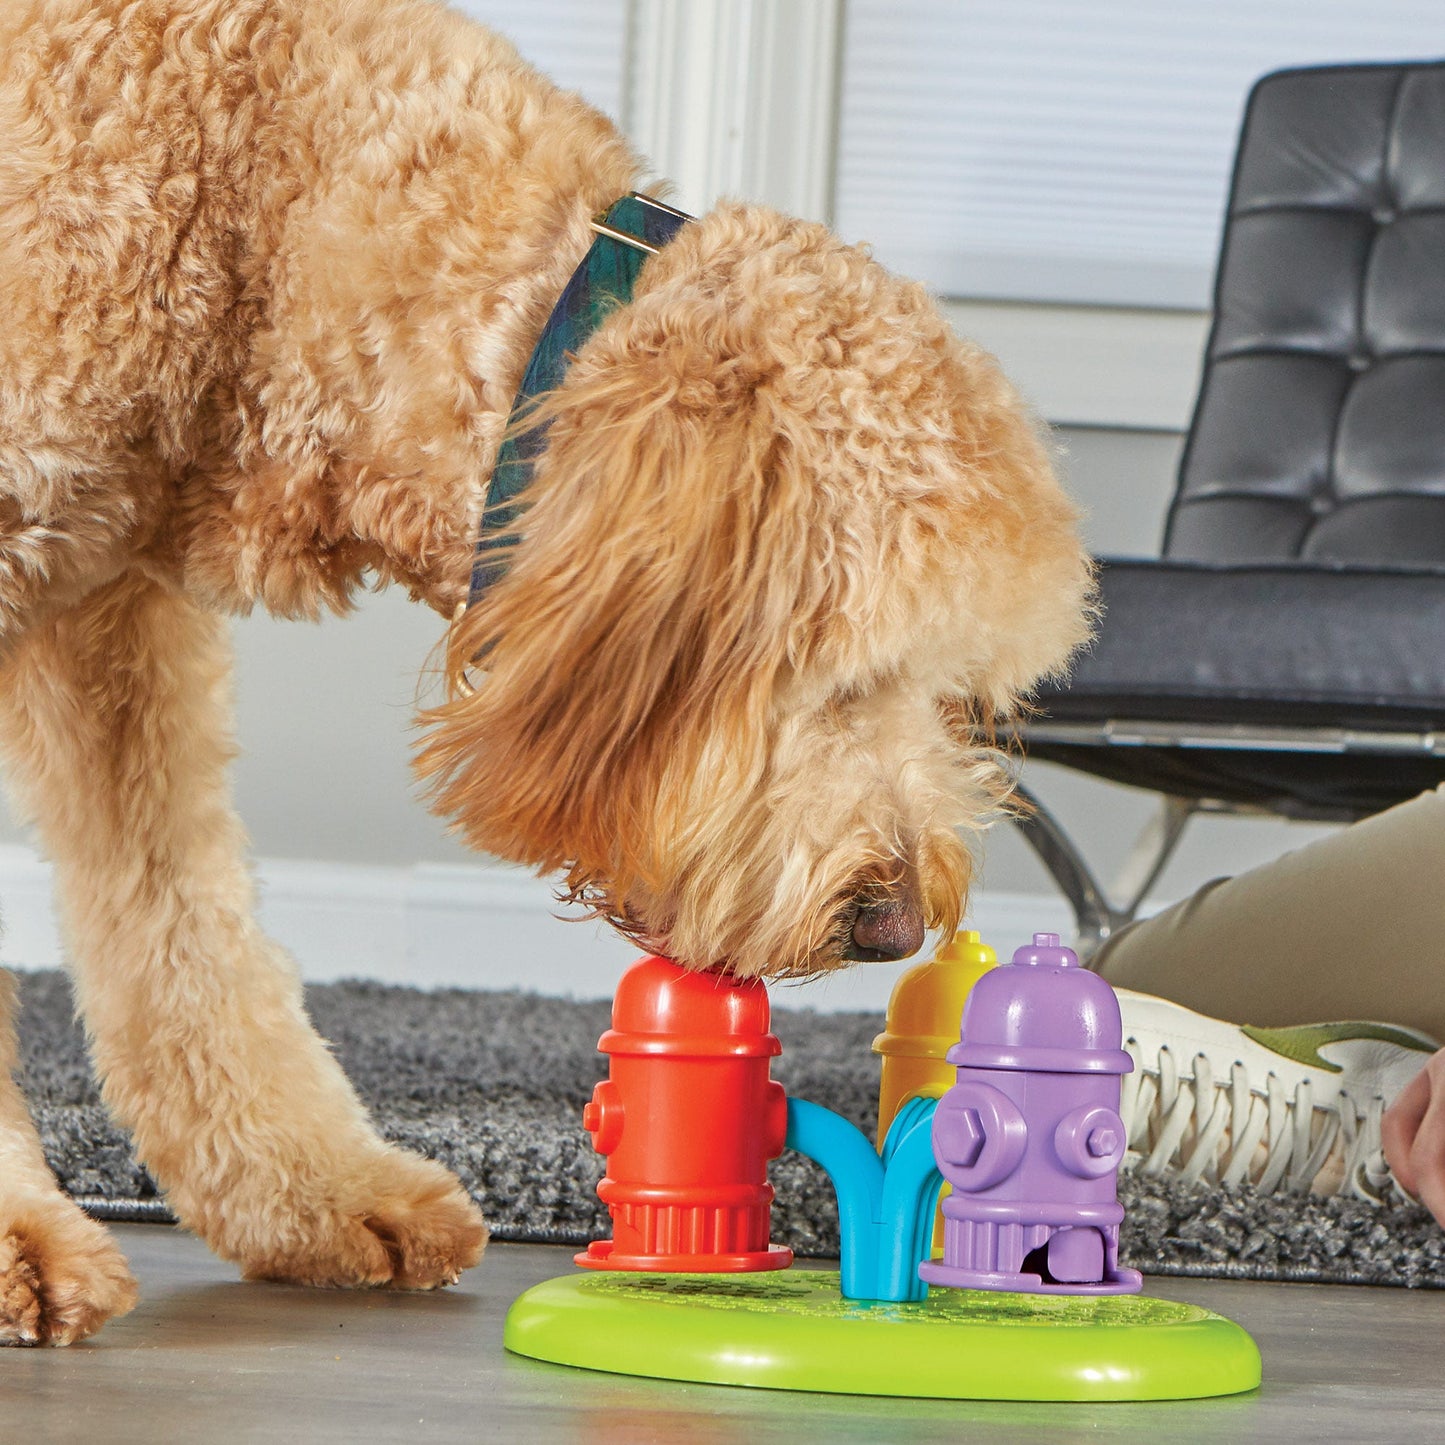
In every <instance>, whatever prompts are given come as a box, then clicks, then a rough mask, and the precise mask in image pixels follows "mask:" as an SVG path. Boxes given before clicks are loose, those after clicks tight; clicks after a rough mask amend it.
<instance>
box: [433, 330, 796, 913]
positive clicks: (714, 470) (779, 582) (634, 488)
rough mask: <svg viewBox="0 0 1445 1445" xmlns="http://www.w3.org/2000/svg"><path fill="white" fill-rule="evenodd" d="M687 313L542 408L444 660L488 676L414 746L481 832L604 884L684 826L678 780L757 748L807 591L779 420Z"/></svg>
mask: <svg viewBox="0 0 1445 1445" xmlns="http://www.w3.org/2000/svg"><path fill="white" fill-rule="evenodd" d="M686 321H687V319H686V318H685V317H684V318H679V323H678V325H677V327H676V328H674V329H671V330H669V332H668V333H667V334H666V335H665V336H661V335H658V336H653V337H649V338H646V339H639V338H638V337H637V336H636V335H635V334H634V335H629V334H628V331H627V329H626V328H621V327H617V326H610V327H608V328H606V329H605V331H604V332H603V333H599V336H598V337H595V338H594V339H593V342H591V343H589V345H588V347H587V348H586V349H585V350H584V352H583V354H582V355H581V356H580V357H579V358H578V359H577V361H576V362H575V363H574V366H573V368H572V372H571V374H570V375H569V377H568V380H567V383H566V385H565V387H564V388H563V390H562V391H561V392H560V393H558V394H557V396H555V397H554V398H552V400H551V401H550V403H549V404H548V406H547V407H546V408H545V413H544V414H545V420H546V423H547V425H548V427H549V431H548V436H547V446H546V451H545V453H544V456H543V458H542V460H541V462H540V464H539V467H538V472H537V476H536V479H535V481H534V483H533V485H532V487H531V488H530V489H529V495H528V497H527V499H526V501H527V502H528V505H527V506H526V507H525V510H524V512H523V514H522V517H521V520H520V522H519V524H518V527H519V532H520V533H521V535H522V537H523V545H520V546H518V547H517V548H516V550H515V551H514V552H513V553H511V554H510V565H509V570H508V571H507V573H506V575H505V576H504V577H503V578H502V580H500V581H499V582H497V583H496V584H495V585H494V586H493V587H492V588H491V590H490V591H489V592H488V593H486V594H485V595H484V596H483V598H482V599H481V600H480V601H479V602H478V603H477V604H476V605H474V606H473V607H472V608H471V610H470V611H469V612H467V613H466V614H465V615H464V616H463V617H462V618H461V619H460V620H459V621H458V622H457V624H456V625H455V626H454V628H453V634H452V637H451V640H450V659H451V670H452V673H453V676H454V677H459V676H460V674H461V673H462V672H463V671H464V669H465V668H467V667H468V666H469V665H474V667H475V668H477V669H479V670H480V671H481V672H482V673H483V674H484V678H483V680H482V681H481V682H480V685H479V686H478V687H477V688H476V690H475V692H474V693H473V694H471V695H465V694H464V692H463V693H459V695H457V696H455V697H454V699H453V700H452V701H451V702H450V703H448V704H446V705H444V706H443V707H441V708H439V709H437V710H436V711H434V712H433V713H432V714H431V716H430V718H429V719H428V721H429V722H430V724H431V731H430V735H429V737H428V739H427V741H426V742H425V744H424V746H423V747H422V749H421V751H420V754H419V760H418V766H419V770H420V772H421V773H422V775H423V776H424V777H427V778H429V779H430V780H431V784H432V787H433V791H434V796H435V804H436V806H437V808H438V811H441V812H443V813H445V814H447V815H449V816H451V817H453V818H454V819H455V820H456V823H457V825H458V827H459V829H460V831H461V832H462V833H463V834H464V835H465V836H466V838H467V839H468V841H469V842H470V843H471V844H472V845H473V846H475V847H478V848H480V849H483V850H485V851H489V852H492V853H496V854H499V855H501V856H504V857H508V858H513V859H516V860H518V861H523V862H527V863H530V864H532V865H534V866H536V867H539V868H544V869H555V868H558V867H564V866H567V867H571V868H573V871H574V880H575V879H576V878H578V877H580V878H583V879H585V880H587V881H589V882H591V883H594V884H595V883H597V882H598V880H601V886H602V887H603V889H604V891H606V892H609V893H612V896H613V897H614V898H616V897H617V894H616V893H615V892H613V890H614V889H620V890H622V892H623V893H624V894H625V893H626V892H627V891H630V890H629V883H635V884H638V885H639V886H641V887H643V888H648V887H649V886H650V885H651V884H653V883H654V882H655V881H656V880H655V877H653V876H650V875H653V874H654V873H655V870H656V868H657V866H658V862H657V860H656V859H654V858H652V857H650V856H648V855H647V853H646V849H647V848H648V847H649V846H651V845H650V844H649V842H648V840H653V839H671V840H674V841H675V842H680V841H681V840H682V839H683V838H685V836H686V833H687V829H688V819H687V818H686V817H685V816H684V815H683V814H684V810H685V809H686V807H687V798H686V796H685V794H686V791H687V784H686V782H685V781H684V780H690V779H692V778H694V777H696V776H697V773H698V771H699V769H700V768H705V769H706V770H708V771H709V773H710V774H711V775H715V779H716V785H717V787H718V788H729V787H739V786H746V784H745V782H744V777H745V776H746V775H748V774H751V775H752V776H753V777H754V778H755V777H756V775H757V771H758V770H760V769H761V768H762V767H763V766H764V760H765V748H764V740H765V736H766V718H767V713H768V709H769V707H770V705H771V701H772V698H773V695H774V691H775V688H776V686H777V684H778V681H779V676H780V674H781V673H782V672H783V670H784V669H785V668H787V667H788V666H789V665H790V661H791V659H790V656H789V653H790V649H795V648H796V646H797V638H798V636H799V628H806V626H807V619H808V615H809V613H810V612H811V611H812V610H814V609H813V608H812V607H810V606H809V605H808V599H807V598H806V596H805V595H804V594H805V593H806V592H807V590H808V589H809V587H810V586H816V585H817V576H818V568H817V566H816V559H815V558H812V557H811V556H810V553H811V551H812V548H811V547H810V545H809V538H808V533H809V526H808V515H807V513H808V507H809V504H810V498H809V490H808V488H807V487H806V486H805V485H803V483H802V479H801V478H799V477H797V476H796V475H795V469H794V467H793V466H791V465H790V463H789V458H788V456H787V438H786V435H785V433H780V430H779V427H778V425H777V418H775V417H771V416H770V415H768V414H767V408H766V406H765V404H764V403H762V402H761V401H760V400H759V389H758V387H757V386H756V384H755V379H754V378H753V377H751V376H750V375H749V374H748V372H747V370H746V367H745V365H744V364H743V363H742V362H737V361H734V362H728V363H723V364H719V362H718V359H717V357H718V350H717V348H716V347H715V346H713V345H709V344H708V341H707V339H706V338H698V337H690V336H689V334H688V330H687V324H686ZM609 338H610V339H609ZM599 343H600V344H599ZM810 563H813V564H814V565H812V566H810ZM473 659H480V662H479V663H476V664H472V660H473ZM711 752H715V753H716V756H711V755H710V754H711ZM740 775H742V776H740Z"/></svg>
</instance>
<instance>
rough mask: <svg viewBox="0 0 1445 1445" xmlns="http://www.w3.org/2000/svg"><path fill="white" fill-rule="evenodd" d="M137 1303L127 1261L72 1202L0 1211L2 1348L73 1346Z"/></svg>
mask: <svg viewBox="0 0 1445 1445" xmlns="http://www.w3.org/2000/svg"><path fill="white" fill-rule="evenodd" d="M135 1300H136V1284H135V1280H134V1278H133V1277H132V1276H131V1272H130V1269H129V1267H128V1266H127V1265H126V1262H125V1257H124V1256H123V1255H122V1254H121V1252H120V1250H118V1249H117V1248H116V1246H115V1243H114V1241H113V1240H112V1239H111V1237H110V1235H109V1234H107V1233H106V1231H105V1229H104V1228H102V1226H101V1225H99V1224H97V1223H96V1222H95V1221H94V1220H93V1219H90V1218H87V1216H86V1215H84V1214H82V1213H81V1211H80V1210H79V1209H78V1208H77V1207H76V1206H75V1205H74V1204H72V1203H71V1202H70V1200H68V1199H66V1198H64V1197H63V1196H62V1195H59V1194H57V1195H55V1196H54V1197H53V1198H52V1197H49V1196H46V1197H43V1198H39V1199H36V1200H33V1201H24V1202H22V1203H20V1204H18V1205H17V1206H15V1207H13V1208H8V1209H7V1208H5V1207H4V1206H3V1205H0V1345H69V1344H74V1342H75V1341H76V1340H83V1339H84V1338H85V1337H86V1336H87V1335H93V1334H94V1333H95V1332H96V1330H98V1329H99V1328H100V1327H101V1325H103V1324H104V1323H105V1322H106V1320H108V1319H110V1318H112V1317H113V1316H115V1315H123V1314H125V1313H126V1312H127V1311H128V1310H129V1309H130V1308H131V1307H132V1306H133V1305H134V1304H135Z"/></svg>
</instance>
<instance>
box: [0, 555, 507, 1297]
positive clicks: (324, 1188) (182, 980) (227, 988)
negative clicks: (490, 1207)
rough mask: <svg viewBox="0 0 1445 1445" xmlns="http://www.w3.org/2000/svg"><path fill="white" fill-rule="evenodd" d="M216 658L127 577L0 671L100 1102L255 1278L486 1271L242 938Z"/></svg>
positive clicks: (292, 993)
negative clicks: (52, 877) (46, 854)
mask: <svg viewBox="0 0 1445 1445" xmlns="http://www.w3.org/2000/svg"><path fill="white" fill-rule="evenodd" d="M229 662H230V653H229V647H228V645H227V640H226V634H225V625H224V623H223V622H222V621H221V620H219V619H217V618H215V617H212V616H210V615H208V614H206V613H204V612H202V611H200V610H199V609H197V608H196V606H195V605H194V604H193V603H191V602H190V601H189V600H188V599H187V598H186V597H184V596H182V595H180V594H178V593H176V592H172V591H169V590H166V589H164V588H162V587H161V586H159V585H157V584H155V583H153V582H149V581H145V580H143V579H141V578H139V577H138V576H135V575H129V576H126V577H123V578H121V579H120V580H119V581H118V582H115V583H112V584H111V585H110V586H108V587H107V588H105V589H103V590H102V591H100V592H98V593H96V594H95V595H94V596H93V597H92V598H91V599H89V600H88V601H86V602H84V603H82V604H81V605H80V606H78V607H76V608H75V609H73V610H72V611H71V612H70V613H68V614H66V615H65V616H64V617H62V618H60V619H58V620H56V621H54V622H52V623H50V624H48V625H46V626H44V627H42V628H40V629H39V630H38V631H37V632H36V633H35V634H34V635H33V636H31V637H29V638H27V639H26V640H25V641H24V642H23V643H22V644H21V645H20V647H19V648H18V650H17V652H16V654H15V656H14V658H13V659H12V660H11V661H10V662H9V663H8V664H7V666H6V667H5V668H4V670H3V673H0V730H3V735H4V745H5V748H6V750H7V752H8V754H9V758H10V761H11V763H12V766H13V769H14V772H15V775H16V777H15V781H16V784H17V790H18V791H19V793H20V795H21V797H22V799H23V800H24V801H25V802H27V803H28V805H29V807H30V810H31V811H32V812H33V813H34V815H35V818H36V821H37V822H38V823H39V825H40V827H41V830H42V834H43V836H44V838H45V840H46V842H47V845H48V847H49V850H50V853H51V856H52V858H53V860H54V864H55V871H56V877H57V882H58V886H59V889H60V894H61V901H62V904H63V916H64V921H65V927H66V931H67V942H68V946H69V949H70V953H71V956H72V958H73V962H74V968H75V974H76V982H77V993H78V996H79V999H80V1004H81V1008H82V1011H83V1013H84V1015H85V1020H86V1024H87V1027H88V1029H89V1032H90V1036H91V1039H92V1049H93V1054H94V1058H95V1063H96V1066H97V1068H98V1069H99V1071H100V1074H101V1078H102V1083H103V1088H104V1093H105V1098H106V1101H107V1102H108V1103H109V1105H110V1107H111V1108H112V1110H113V1111H114V1112H115V1114H116V1115H117V1117H118V1118H119V1119H120V1120H121V1122H122V1123H124V1124H125V1125H126V1127H127V1128H129V1129H130V1131H131V1133H132V1135H133V1137H134V1139H135V1143H136V1147H137V1151H138V1153H139V1154H140V1157H141V1158H142V1159H143V1160H144V1161H145V1163H146V1165H147V1166H148V1167H149V1169H150V1170H151V1173H152V1174H153V1176H154V1177H155V1179H156V1181H157V1183H158V1184H159V1185H160V1186H161V1187H162V1188H163V1189H164V1190H165V1192H166V1196H167V1198H168V1200H169V1201H170V1203H171V1205H172V1207H173V1208H174V1209H175V1211H176V1213H177V1214H178V1215H179V1216H180V1218H181V1220H182V1221H183V1222H184V1223H185V1224H186V1225H188V1226H189V1227H190V1228H191V1229H193V1230H194V1231H195V1232H196V1233H197V1234H199V1235H200V1236H201V1237H202V1238H203V1239H205V1240H206V1242H207V1243H208V1244H209V1245H210V1246H211V1247H212V1248H213V1249H214V1250H215V1251H216V1252H217V1253H218V1254H221V1255H223V1256H225V1257H226V1258H229V1259H234V1260H236V1261H238V1262H239V1263H240V1264H241V1266H242V1268H243V1269H244V1271H245V1273H246V1275H247V1276H248V1277H250V1278H266V1279H287V1280H296V1281H300V1282H305V1283H312V1284H330V1285H396V1286H400V1287H405V1288H426V1287H431V1286H434V1285H439V1284H445V1283H449V1282H451V1281H453V1280H455V1279H456V1277H457V1275H458V1274H459V1273H460V1271H461V1270H463V1269H465V1268H466V1267H467V1266H469V1265H472V1264H474V1263H476V1261H477V1259H478V1258H480V1256H481V1252H482V1247H483V1245H484V1243H485V1240H486V1229H485V1226H484V1225H483V1223H482V1219H481V1215H480V1213H479V1212H478V1211H477V1209H476V1207H475V1206H474V1205H473V1204H472V1202H471V1201H470V1200H469V1199H468V1198H467V1196H466V1195H465V1193H464V1192H463V1191H462V1189H461V1187H460V1186H459V1185H458V1183H457V1181H456V1180H455V1179H454V1178H453V1177H452V1175H451V1174H449V1173H448V1172H447V1171H446V1170H445V1169H443V1168H442V1167H441V1166H440V1165H437V1164H434V1163H431V1162H429V1161H427V1160H423V1159H420V1158H418V1157H416V1156H415V1155H412V1154H408V1153H406V1152H404V1151H403V1150H400V1149H397V1148H395V1147H393V1146H391V1145H388V1144H386V1143H385V1142H383V1140H382V1139H381V1138H380V1137H379V1136H378V1135H377V1134H376V1133H375V1131H374V1130H373V1128H372V1126H371V1124H370V1122H369V1120H368V1119H367V1117H366V1113H365V1111H364V1109H363V1108H362V1106H361V1103H360V1102H359V1100H358V1099H357V1098H356V1095H355V1094H354V1093H353V1091H352V1089H351V1086H350V1084H349V1083H348V1082H347V1080H346V1078H345V1076H344V1075H343V1073H342V1071H341V1069H340V1067H339V1066H338V1065H337V1063H336V1061H335V1060H334V1059H333V1058H332V1056H331V1055H330V1053H328V1052H327V1050H326V1047H325V1046H324V1045H323V1043H322V1042H321V1040H320V1039H319V1038H317V1036H316V1034H315V1032H314V1031H313V1029H312V1028H311V1025H310V1024H309V1022H308V1021H307V1018H306V1015H305V1012H304V1009H303V1006H302V1000H301V987H300V983H299V981H298V979H297V977H296V973H295V970H294V968H293V966H292V964H291V963H290V961H289V960H288V959H287V957H286V956H285V954H284V953H283V952H282V951H281V950H280V949H279V948H278V947H277V946H276V945H275V944H273V943H272V942H270V940H268V939H267V938H266V937H265V936H264V935H263V934H262V933H261V932H260V930H259V929H258V927H257V925H256V923H255V922H254V921H253V918H252V911H251V910H252V888H251V880H250V876H249V871H248V868H247V866H246V861H245V838H244V834H243V832H242V829H241V826H240V823H239V821H238V820H237V819H236V817H235V815H234V813H233V811H232V809H231V805H230V798H229V789H228V785H227V780H226V768H227V764H228V762H229V760H230V756H231V752H232V748H231V742H230V730H229V716H228V703H229V698H228V693H229Z"/></svg>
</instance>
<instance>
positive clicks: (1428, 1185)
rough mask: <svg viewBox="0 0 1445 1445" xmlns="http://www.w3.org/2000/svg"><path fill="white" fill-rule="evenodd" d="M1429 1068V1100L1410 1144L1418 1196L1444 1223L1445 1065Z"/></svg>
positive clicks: (1437, 1064)
mask: <svg viewBox="0 0 1445 1445" xmlns="http://www.w3.org/2000/svg"><path fill="white" fill-rule="evenodd" d="M1428 1067H1429V1071H1430V1075H1431V1079H1430V1084H1431V1087H1430V1102H1429V1104H1428V1105H1427V1106H1426V1108H1425V1114H1424V1117H1423V1118H1422V1119H1421V1120H1420V1127H1419V1128H1418V1129H1417V1130H1416V1131H1415V1139H1414V1142H1413V1143H1412V1144H1411V1145H1410V1167H1411V1169H1412V1170H1413V1171H1414V1175H1415V1197H1416V1198H1417V1199H1419V1201H1420V1202H1421V1203H1422V1204H1423V1205H1424V1206H1425V1207H1426V1208H1427V1209H1428V1210H1429V1211H1430V1213H1431V1214H1433V1215H1434V1216H1435V1218H1436V1220H1438V1221H1439V1223H1440V1224H1442V1225H1445V1078H1442V1073H1445V1067H1442V1066H1441V1064H1440V1062H1439V1060H1438V1059H1437V1060H1435V1061H1432V1063H1431V1064H1430V1065H1429V1066H1428Z"/></svg>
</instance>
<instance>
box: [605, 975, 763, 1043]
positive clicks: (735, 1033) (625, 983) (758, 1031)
mask: <svg viewBox="0 0 1445 1445" xmlns="http://www.w3.org/2000/svg"><path fill="white" fill-rule="evenodd" d="M771 1018H772V1016H771V1013H770V1011H769V1008H768V991H767V989H766V987H765V986H764V985H763V982H762V980H761V979H735V978H731V977H729V976H728V975H727V974H725V973H722V972H720V971H719V970H717V969H705V970H702V971H694V970H691V969H686V968H683V967H681V966H680V965H679V964H676V963H673V962H672V960H671V959H667V958H657V957H653V958H644V959H641V960H640V961H639V962H637V963H635V964H633V965H632V967H631V968H630V969H628V970H627V972H626V973H625V974H624V975H623V976H622V981H621V982H620V983H619V984H618V985H617V992H616V993H615V994H614V995H613V1000H612V1027H611V1028H610V1029H608V1030H607V1032H606V1033H604V1034H603V1035H602V1037H601V1039H600V1040H598V1044H597V1047H598V1048H599V1049H600V1050H601V1051H602V1052H603V1053H604V1054H619V1053H622V1054H669V1055H674V1056H686V1057H690V1058H698V1057H708V1056H714V1055H725V1056H728V1057H737V1056H747V1055H768V1056H771V1055H774V1054H779V1053H781V1052H782V1045H781V1044H780V1043H779V1042H778V1040H777V1037H776V1036H775V1035H774V1034H773V1033H772V1032H771Z"/></svg>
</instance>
